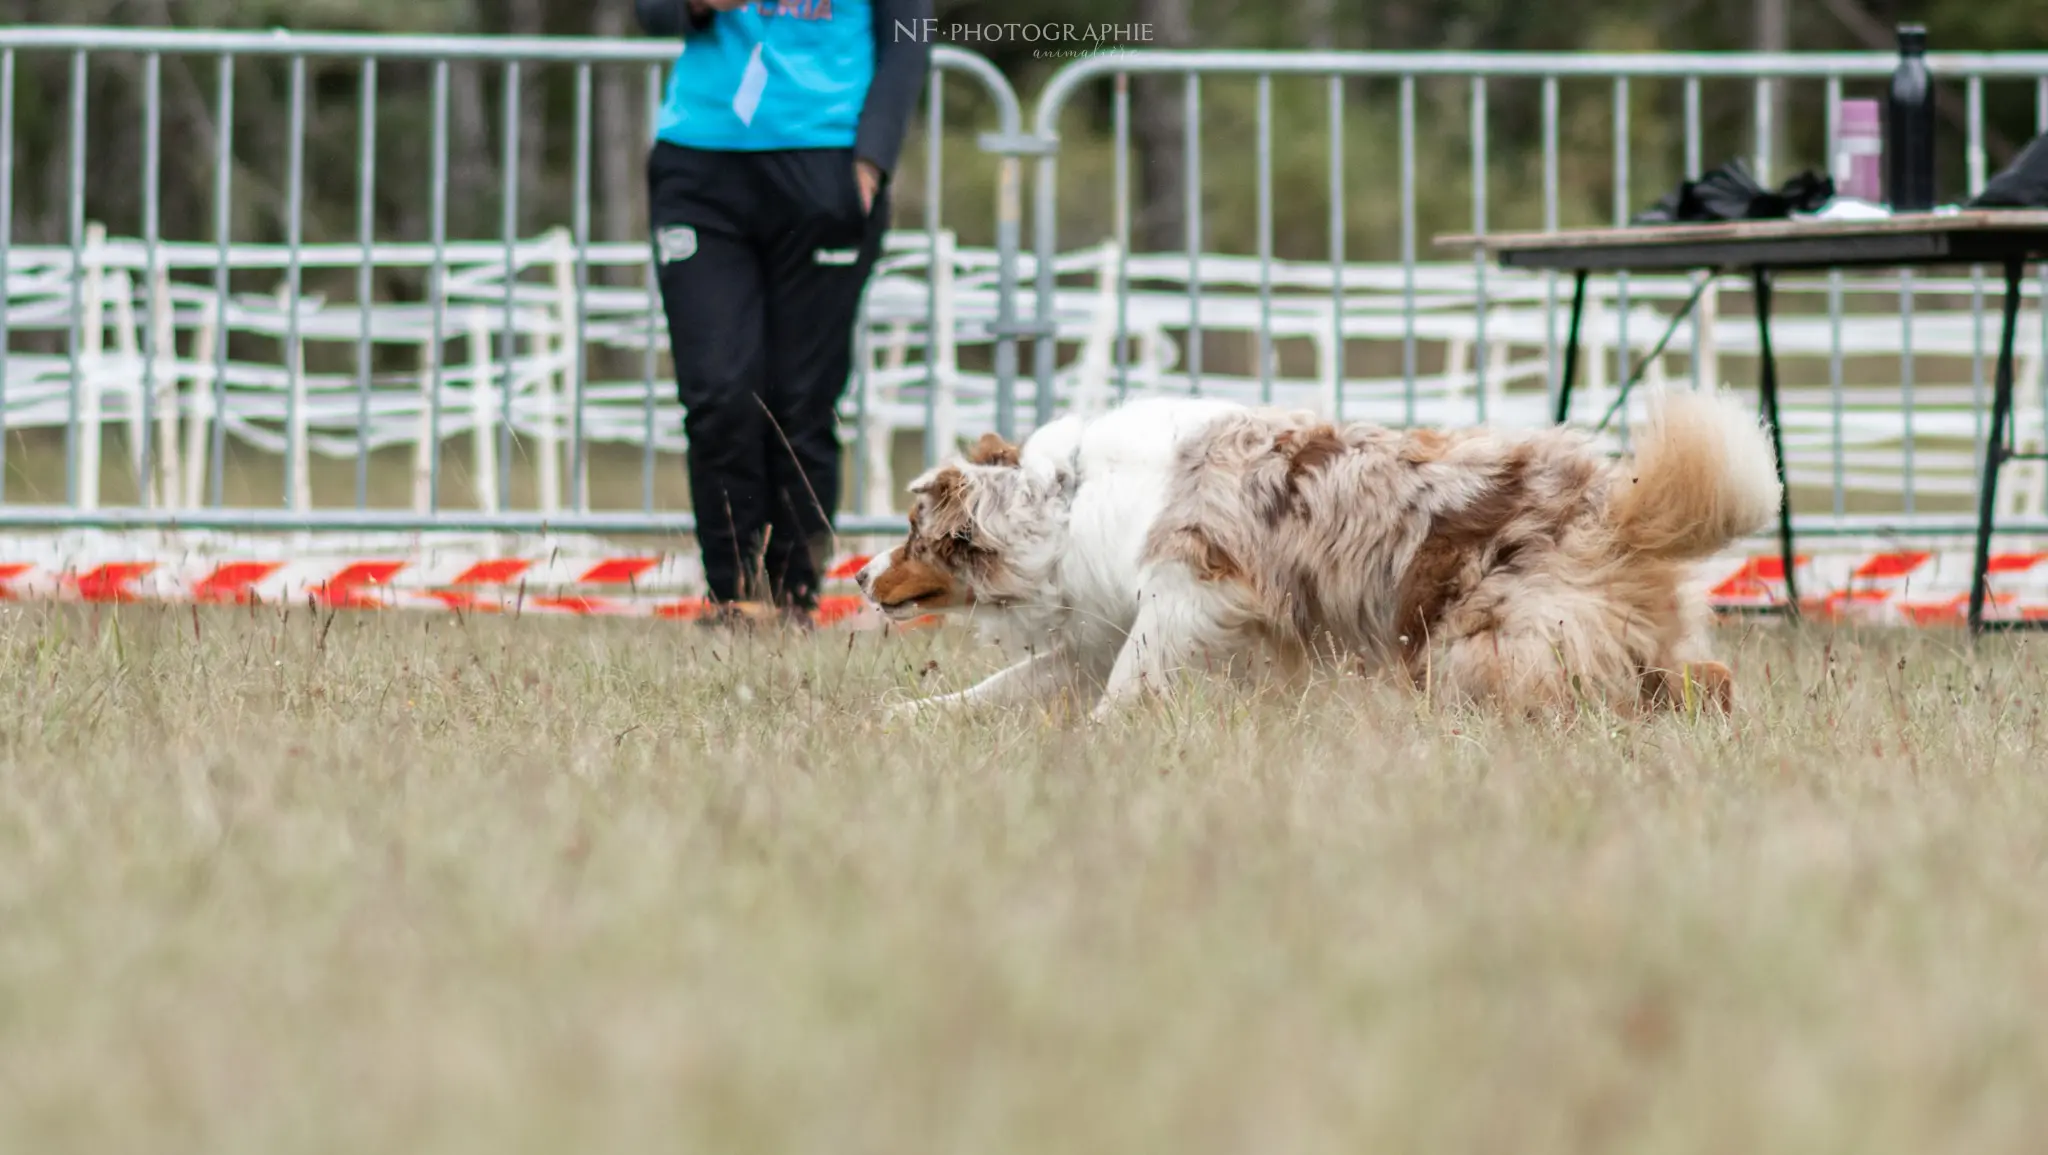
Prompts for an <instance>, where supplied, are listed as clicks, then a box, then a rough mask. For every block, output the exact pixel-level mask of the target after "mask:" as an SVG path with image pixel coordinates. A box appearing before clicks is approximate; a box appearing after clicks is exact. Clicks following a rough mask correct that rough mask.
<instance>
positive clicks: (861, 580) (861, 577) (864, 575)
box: [853, 566, 868, 593]
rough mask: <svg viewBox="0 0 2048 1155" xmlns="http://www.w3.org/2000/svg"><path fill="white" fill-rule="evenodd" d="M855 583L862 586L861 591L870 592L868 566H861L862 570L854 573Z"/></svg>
mask: <svg viewBox="0 0 2048 1155" xmlns="http://www.w3.org/2000/svg"><path fill="white" fill-rule="evenodd" d="M853 584H855V585H857V586H859V587H860V592H862V593H866V592H868V567H866V566H862V567H860V572H859V573H856V574H854V575H853Z"/></svg>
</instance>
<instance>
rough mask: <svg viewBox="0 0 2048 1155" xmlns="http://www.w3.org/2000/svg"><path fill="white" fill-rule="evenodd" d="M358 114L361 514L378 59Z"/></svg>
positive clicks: (366, 498) (363, 85) (365, 498)
mask: <svg viewBox="0 0 2048 1155" xmlns="http://www.w3.org/2000/svg"><path fill="white" fill-rule="evenodd" d="M356 83H357V88H358V92H359V95H360V104H359V105H358V110H357V113H356V247H357V248H359V249H361V250H362V260H361V261H360V262H358V263H357V265H356V508H357V509H367V508H368V507H369V504H370V361H371V352H372V347H371V344H370V341H371V337H372V327H371V320H372V317H373V315H374V314H375V311H376V309H375V296H376V292H377V285H376V261H375V259H374V258H373V255H372V248H373V246H374V245H375V244H376V242H377V58H376V57H374V56H366V57H364V58H363V68H362V74H361V76H360V77H358V79H357V82H356Z"/></svg>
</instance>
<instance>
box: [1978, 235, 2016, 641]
mask: <svg viewBox="0 0 2048 1155" xmlns="http://www.w3.org/2000/svg"><path fill="white" fill-rule="evenodd" d="M2021 267H2022V266H2021V262H2020V261H2018V260H2017V259H2015V260H2009V261H2007V262H2005V327H2004V328H2003V329H2002V330H2001V331H2000V333H1999V337H1998V378H1997V382H1996V383H1995V384H1994V385H1993V386H1992V391H1991V428H1990V429H1989V430H1988V431H1986V433H1985V435H1984V476H1983V477H1981V478H1979V479H1978V482H1977V558H1976V566H1975V568H1974V569H1973V570H1972V572H1971V574H1970V633H1971V635H1972V636H1975V635H1976V634H1979V633H1981V632H1983V629H1984V602H1985V599H1986V597H1987V595H1988V594H1989V593H1990V586H1991V578H1990V573H1989V571H1990V569H1991V516H1992V511H1993V510H1995V509H1996V508H1997V506H1998V471H1999V468H2000V467H2001V466H2003V465H2004V464H2005V425H2006V422H2007V421H2008V420H2009V419H2010V418H2011V417H2012V343H2013V338H2014V336H2015V333H2016V330H2018V328H2019V320H2020V271H2021Z"/></svg>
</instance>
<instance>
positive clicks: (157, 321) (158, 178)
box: [0, 52, 164, 507]
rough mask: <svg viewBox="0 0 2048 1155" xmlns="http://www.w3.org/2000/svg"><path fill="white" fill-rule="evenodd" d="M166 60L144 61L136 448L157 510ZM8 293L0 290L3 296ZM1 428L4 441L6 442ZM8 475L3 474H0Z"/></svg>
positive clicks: (146, 500) (142, 496)
mask: <svg viewBox="0 0 2048 1155" xmlns="http://www.w3.org/2000/svg"><path fill="white" fill-rule="evenodd" d="M163 81H164V58H163V54H162V53H158V52H152V53H150V54H148V55H147V56H145V57H143V59H142V249H143V261H144V275H143V284H144V285H145V286H147V287H146V289H145V290H144V293H143V300H144V301H146V302H148V306H147V307H148V311H149V320H148V322H147V324H148V330H149V331H148V338H147V340H146V341H145V342H144V352H143V356H142V396H143V398H144V400H143V414H144V416H143V419H142V421H141V422H140V423H139V425H140V428H141V440H142V444H141V445H140V446H138V447H137V449H138V453H139V458H138V461H139V464H138V466H137V470H136V472H137V474H138V476H137V477H136V479H135V492H136V497H137V499H138V500H137V504H139V505H142V506H145V507H153V506H155V505H156V487H155V486H153V485H151V484H150V477H151V474H152V467H153V465H154V457H155V455H154V453H153V452H152V450H153V449H154V448H155V443H156V438H155V435H154V433H153V432H152V430H153V429H154V428H155V426H154V424H153V422H154V421H155V419H156V417H157V408H158V406H157V363H156V357H157V350H158V349H160V348H161V347H162V344H161V342H162V341H163V323H164V319H163V310H161V309H159V308H157V304H156V302H157V287H156V286H157V276H158V273H159V272H160V270H159V267H158V262H159V260H160V258H161V256H162V254H161V253H160V252H159V251H158V249H159V246H160V244H161V242H162V240H163V237H162V232H163V175H164V173H163V168H164V150H163V120H164V118H163V92H164V84H163ZM4 294H5V289H4V288H0V295H4ZM4 439H5V437H4V429H0V440H4ZM0 476H4V475H0Z"/></svg>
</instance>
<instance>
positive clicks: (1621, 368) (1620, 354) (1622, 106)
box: [1614, 76, 1635, 446]
mask: <svg viewBox="0 0 2048 1155" xmlns="http://www.w3.org/2000/svg"><path fill="white" fill-rule="evenodd" d="M1628 104H1629V101H1628V77H1626V76H1617V77H1615V78H1614V223H1615V224H1616V225H1617V226H1619V225H1626V224H1627V223H1628V215H1629V195H1628V182H1629V163H1628V162H1629V117H1628V113H1629V107H1628ZM1614 292H1615V300H1614V303H1615V310H1614V380H1615V381H1617V382H1619V383H1620V384H1621V386H1622V387H1624V388H1626V387H1627V386H1628V377H1629V369H1630V366H1631V365H1632V363H1633V362H1634V361H1635V350H1634V349H1633V348H1632V347H1631V346H1630V345H1629V340H1628V312H1629V295H1628V273H1627V272H1625V271H1624V272H1621V273H1617V274H1615V277H1614ZM1616 401H1617V403H1620V404H1622V405H1623V406H1624V407H1626V402H1627V399H1626V398H1625V397H1622V398H1616ZM1617 424H1618V425H1619V427H1620V428H1619V433H1620V438H1621V443H1622V445H1624V446H1626V445H1627V444H1628V420H1627V415H1626V414H1623V419H1622V420H1621V421H1619V422H1618V423H1617Z"/></svg>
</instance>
